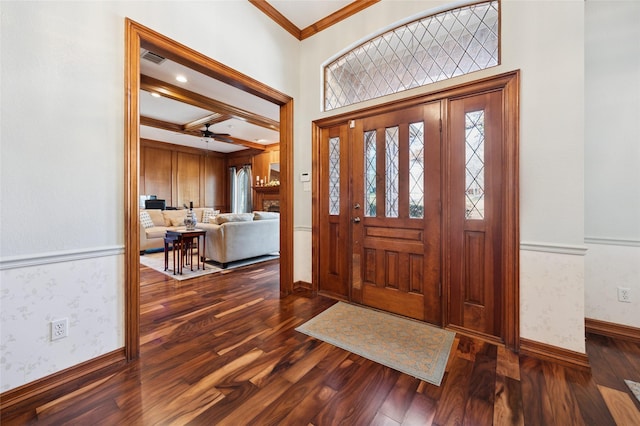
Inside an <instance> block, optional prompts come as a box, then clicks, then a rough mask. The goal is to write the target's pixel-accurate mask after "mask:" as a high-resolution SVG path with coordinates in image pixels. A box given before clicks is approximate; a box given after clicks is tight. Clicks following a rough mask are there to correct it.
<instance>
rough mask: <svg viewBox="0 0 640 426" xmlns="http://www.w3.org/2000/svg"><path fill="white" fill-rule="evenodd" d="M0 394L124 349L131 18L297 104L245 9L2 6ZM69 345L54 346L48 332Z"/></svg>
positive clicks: (284, 72) (266, 27)
mask: <svg viewBox="0 0 640 426" xmlns="http://www.w3.org/2000/svg"><path fill="white" fill-rule="evenodd" d="M0 15H1V25H0V27H1V29H0V31H1V32H0V34H1V39H0V40H1V43H2V51H1V58H0V59H1V61H0V63H1V69H0V70H1V93H2V99H1V101H0V115H1V118H0V120H1V122H0V150H1V152H2V156H1V160H0V161H1V163H0V165H1V168H0V216H1V217H2V221H1V229H0V234H1V235H2V238H1V241H0V279H1V282H0V307H1V313H0V329H1V331H0V333H1V335H0V339H1V340H0V350H1V351H2V356H1V357H0V359H1V361H0V369H1V371H2V374H1V379H0V380H1V382H0V391H2V392H4V391H6V390H9V389H13V388H15V387H17V386H20V385H22V384H25V383H28V382H30V381H33V380H36V379H38V378H41V377H44V376H47V375H49V374H51V373H54V372H56V371H60V370H62V369H64V368H67V367H69V366H72V365H75V364H78V363H80V362H83V361H86V360H89V359H92V358H94V357H97V356H99V355H102V354H105V353H108V352H111V351H113V350H116V349H118V348H121V347H122V346H123V344H124V343H123V342H124V338H123V330H124V297H123V294H124V282H123V281H124V266H123V265H124V259H123V255H122V253H123V244H124V234H123V229H124V220H123V218H124V203H123V198H124V195H123V194H124V156H123V154H124V90H123V89H124V19H125V17H130V18H131V19H133V20H135V21H137V22H139V23H141V24H142V25H145V26H147V27H149V28H151V29H153V30H155V31H158V32H160V33H162V34H164V35H166V36H168V37H171V38H173V39H174V40H177V41H179V42H181V43H183V44H185V45H187V46H189V47H191V48H194V49H196V50H198V51H200V52H202V53H204V54H206V55H208V56H210V57H212V58H214V59H216V60H218V61H220V62H222V63H224V64H226V65H228V66H230V67H232V68H234V69H236V70H238V71H240V72H243V73H245V74H248V75H250V76H251V77H254V78H256V79H257V80H259V81H262V82H263V83H265V84H267V85H270V86H271V87H273V88H275V89H278V90H280V91H282V92H284V93H286V94H288V95H290V96H293V97H297V95H298V94H297V90H298V73H297V71H298V70H297V68H296V67H295V66H292V64H297V63H298V51H299V42H298V41H297V40H295V39H294V38H293V37H291V36H290V35H289V34H288V33H287V32H286V31H284V30H283V29H281V28H280V27H278V26H277V25H276V24H275V23H273V22H272V21H271V20H270V19H269V18H267V17H266V16H265V15H264V14H263V13H261V12H260V11H258V9H256V8H255V7H254V6H252V5H251V4H250V3H249V2H246V1H217V2H185V1H166V2H165V1H160V2H107V1H102V2H99V1H96V2H53V1H51V2H49V1H47V2H21V1H17V2H11V1H2V2H0ZM59 317H68V318H69V325H70V330H69V334H70V335H69V337H68V338H66V339H62V340H58V341H55V342H49V339H48V333H49V332H48V327H49V321H50V320H51V319H54V318H59Z"/></svg>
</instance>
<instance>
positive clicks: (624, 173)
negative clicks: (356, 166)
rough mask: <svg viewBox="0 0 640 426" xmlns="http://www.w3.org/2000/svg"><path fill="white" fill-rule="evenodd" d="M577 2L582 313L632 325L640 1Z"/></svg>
mask: <svg viewBox="0 0 640 426" xmlns="http://www.w3.org/2000/svg"><path fill="white" fill-rule="evenodd" d="M585 7H586V17H585V33H586V34H585V69H586V72H585V98H586V107H585V118H586V120H585V122H586V123H585V130H586V132H585V237H586V238H585V240H586V242H587V243H588V246H589V251H588V252H587V257H586V259H585V262H586V265H585V268H586V274H585V304H586V312H585V315H586V317H587V318H593V319H598V320H603V321H608V322H613V323H617V324H625V325H629V326H633V327H640V220H639V219H640V129H639V128H638V123H640V42H639V40H640V26H639V25H638V23H639V22H640V3H639V2H624V1H591V0H590V1H587V2H586V3H585ZM618 287H624V288H629V289H631V296H632V303H621V302H619V301H618V298H617V292H618V289H617V288H618Z"/></svg>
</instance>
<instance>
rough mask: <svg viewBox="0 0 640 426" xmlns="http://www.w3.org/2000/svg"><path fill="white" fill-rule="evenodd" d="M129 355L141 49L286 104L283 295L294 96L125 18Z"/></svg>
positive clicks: (289, 267)
mask: <svg viewBox="0 0 640 426" xmlns="http://www.w3.org/2000/svg"><path fill="white" fill-rule="evenodd" d="M125 43H126V44H125V87H124V90H125V117H124V119H125V126H124V128H125V129H124V131H125V135H124V137H125V153H124V168H125V176H124V182H125V187H124V192H125V194H124V236H125V274H124V304H125V318H124V320H125V326H124V328H125V341H124V348H125V356H126V358H127V360H133V359H136V358H138V357H139V355H140V231H139V226H140V225H139V224H140V215H139V213H138V211H139V178H140V175H139V174H140V171H139V167H140V131H139V129H140V114H139V92H140V48H141V47H144V48H152V49H153V51H154V52H156V53H158V54H160V55H162V56H164V57H166V58H169V59H171V60H172V61H175V62H178V63H180V64H182V65H184V66H188V67H189V68H192V69H194V70H196V71H198V72H201V73H203V74H205V75H208V76H209V77H212V78H215V79H217V80H220V81H223V82H225V83H228V84H231V85H232V86H234V87H236V88H238V89H240V90H243V91H245V92H248V93H251V94H252V95H255V96H258V97H260V98H262V99H265V100H267V101H269V102H272V103H274V104H276V105H279V106H280V295H281V297H284V296H286V295H288V294H290V293H291V292H292V291H293V258H292V256H293V179H292V176H293V98H291V97H290V96H288V95H285V94H283V93H281V92H279V91H277V90H275V89H272V88H270V87H269V86H267V85H265V84H263V83H261V82H259V81H257V80H254V79H253V78H251V77H249V76H246V75H244V74H242V73H240V72H238V71H235V70H234V69H232V68H229V67H228V66H226V65H224V64H222V63H220V62H217V61H215V60H214V59H211V58H209V57H207V56H205V55H203V54H201V53H199V52H197V51H195V50H193V49H190V48H189V47H187V46H185V45H183V44H181V43H178V42H177V41H174V40H171V39H170V38H168V37H165V36H163V35H162V34H160V33H157V32H155V31H153V30H151V29H149V28H147V27H144V26H143V25H140V24H138V23H137V22H135V21H133V20H131V19H129V18H126V19H125Z"/></svg>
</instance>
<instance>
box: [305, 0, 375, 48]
mask: <svg viewBox="0 0 640 426" xmlns="http://www.w3.org/2000/svg"><path fill="white" fill-rule="evenodd" d="M379 1H380V0H356V1H354V2H352V3H349V4H348V5H346V6H345V7H343V8H342V9H340V10H337V11H335V12H333V13H332V14H331V15H329V16H327V17H325V18H322V19H320V20H319V21H317V22H314V23H313V24H311V25H309V26H308V27H306V28H303V29H302V30H301V31H300V37H299V38H300V40H304V39H305V38H309V37H311V36H312V35H315V34H318V33H319V32H320V31H322V30H326V29H327V28H329V27H330V26H332V25H335V24H337V23H338V22H340V21H343V20H345V19H347V18H349V17H350V16H353V15H355V14H356V13H358V12H360V11H362V10H364V9H366V8H368V7H369V6H372V5H374V4H376V3H378V2H379Z"/></svg>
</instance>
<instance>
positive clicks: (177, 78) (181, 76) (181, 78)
mask: <svg viewBox="0 0 640 426" xmlns="http://www.w3.org/2000/svg"><path fill="white" fill-rule="evenodd" d="M176 80H178V81H179V82H180V83H186V82H187V77H185V76H184V75H178V76H176Z"/></svg>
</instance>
